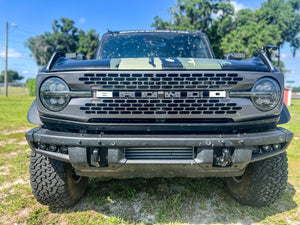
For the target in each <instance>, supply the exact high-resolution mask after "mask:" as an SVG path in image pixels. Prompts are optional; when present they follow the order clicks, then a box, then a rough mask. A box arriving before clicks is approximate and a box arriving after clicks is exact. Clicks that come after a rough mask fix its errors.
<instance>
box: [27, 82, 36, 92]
mask: <svg viewBox="0 0 300 225" xmlns="http://www.w3.org/2000/svg"><path fill="white" fill-rule="evenodd" d="M26 86H27V88H28V94H29V96H35V95H36V79H32V78H29V79H27V80H26Z"/></svg>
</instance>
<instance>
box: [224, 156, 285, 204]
mask: <svg viewBox="0 0 300 225" xmlns="http://www.w3.org/2000/svg"><path fill="white" fill-rule="evenodd" d="M287 178H288V164H287V156H286V152H284V153H282V154H280V155H277V156H273V157H271V158H268V159H265V160H262V161H258V162H254V163H251V164H249V165H248V167H247V168H246V171H245V173H244V174H243V175H242V176H240V177H232V178H226V183H227V186H228V188H229V191H230V192H231V194H232V195H233V197H234V198H235V199H236V200H237V201H238V202H240V203H242V204H244V205H251V206H267V205H270V204H271V203H274V202H275V201H276V200H279V199H280V198H281V197H282V195H283V193H284V191H285V188H286V184H287Z"/></svg>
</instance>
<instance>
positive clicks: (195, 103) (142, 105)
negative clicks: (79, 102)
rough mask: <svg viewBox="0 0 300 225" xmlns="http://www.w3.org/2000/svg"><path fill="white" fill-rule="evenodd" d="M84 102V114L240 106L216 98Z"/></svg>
mask: <svg viewBox="0 0 300 225" xmlns="http://www.w3.org/2000/svg"><path fill="white" fill-rule="evenodd" d="M99 101H100V102H99V103H86V104H85V106H84V107H80V110H82V111H84V112H85V113H86V114H102V115H104V114H110V115H112V114H118V115H128V114H129V115H130V114H131V115H135V114H143V115H151V114H152V115H153V114H154V115H158V114H169V115H172V114H173V115H176V114H177V115H178V114H186V115H200V114H235V113H237V112H238V111H239V110H241V109H242V107H238V106H237V104H236V103H220V100H218V99H211V100H209V99H102V100H99Z"/></svg>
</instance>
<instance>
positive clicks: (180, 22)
mask: <svg viewBox="0 0 300 225" xmlns="http://www.w3.org/2000/svg"><path fill="white" fill-rule="evenodd" d="M170 13H171V14H172V20H171V21H163V20H162V19H161V18H159V17H158V16H156V17H155V18H154V19H155V21H154V23H153V24H152V27H155V29H157V30H162V29H170V30H193V31H195V30H196V31H201V32H204V33H206V34H207V35H208V37H209V39H210V42H211V44H212V47H213V50H214V52H215V55H216V57H217V58H221V57H223V55H224V53H223V50H222V49H221V48H220V45H221V39H222V37H223V35H225V34H226V33H228V32H230V31H231V30H232V29H234V23H233V15H234V8H233V6H232V5H231V4H230V0H178V2H177V4H176V5H175V7H173V8H170ZM217 15H218V16H217ZM216 17H217V19H215V18H216Z"/></svg>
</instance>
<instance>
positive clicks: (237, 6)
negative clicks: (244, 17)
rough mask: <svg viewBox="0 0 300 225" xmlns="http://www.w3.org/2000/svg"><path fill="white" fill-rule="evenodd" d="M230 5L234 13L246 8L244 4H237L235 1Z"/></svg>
mask: <svg viewBox="0 0 300 225" xmlns="http://www.w3.org/2000/svg"><path fill="white" fill-rule="evenodd" d="M231 5H233V7H234V11H235V12H237V11H240V10H241V9H246V8H247V7H246V6H245V5H244V4H242V3H238V2H236V1H231Z"/></svg>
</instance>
